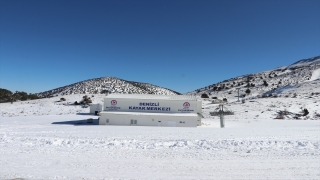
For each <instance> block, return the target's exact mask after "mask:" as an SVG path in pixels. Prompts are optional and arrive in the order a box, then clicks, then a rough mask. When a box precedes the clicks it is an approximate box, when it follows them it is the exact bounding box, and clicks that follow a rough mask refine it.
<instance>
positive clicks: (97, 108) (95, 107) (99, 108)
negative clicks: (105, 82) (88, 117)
mask: <svg viewBox="0 0 320 180" xmlns="http://www.w3.org/2000/svg"><path fill="white" fill-rule="evenodd" d="M95 111H98V112H101V111H102V105H101V104H91V105H90V113H91V114H94V113H95Z"/></svg>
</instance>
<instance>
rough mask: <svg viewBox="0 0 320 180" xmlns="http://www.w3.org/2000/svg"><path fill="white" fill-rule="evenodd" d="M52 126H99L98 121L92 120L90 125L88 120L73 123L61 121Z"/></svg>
mask: <svg viewBox="0 0 320 180" xmlns="http://www.w3.org/2000/svg"><path fill="white" fill-rule="evenodd" d="M51 124H57V125H74V126H92V125H99V120H98V119H92V123H88V122H87V120H86V119H85V120H73V121H59V122H53V123H51Z"/></svg>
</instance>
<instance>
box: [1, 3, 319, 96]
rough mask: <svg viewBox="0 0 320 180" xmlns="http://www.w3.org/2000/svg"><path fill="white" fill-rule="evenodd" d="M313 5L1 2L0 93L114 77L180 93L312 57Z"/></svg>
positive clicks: (315, 43)
mask: <svg viewBox="0 0 320 180" xmlns="http://www.w3.org/2000/svg"><path fill="white" fill-rule="evenodd" d="M319 9H320V0H241V1H240V0H231V1H230V0H220V1H218V0H208V1H206V0H201V1H197V0H192V1H190V0H168V1H166V0H150V1H149V0H126V1H121V0H114V1H108V0H101V1H98V0H90V1H89V0H87V1H83V0H67V1H66V0H0V10H1V12H0V13H1V14H0V18H1V19H0V43H1V44H0V45H1V46H0V58H1V64H0V87H1V88H5V89H9V90H11V91H16V90H19V91H26V92H28V93H37V92H42V91H46V90H51V89H54V88H58V87H61V86H65V85H69V84H72V83H75V82H79V81H82V80H87V79H92V78H98V77H105V76H114V77H118V78H121V79H125V80H132V81H138V82H146V83H151V84H155V85H158V86H162V87H166V88H170V89H172V90H175V91H178V92H181V93H185V92H188V91H192V90H195V89H198V88H201V87H204V86H207V85H210V84H213V83H217V82H219V81H223V80H225V79H229V78H232V77H236V76H239V75H244V74H249V73H255V72H260V71H264V70H269V69H273V68H276V67H279V66H283V65H289V64H291V63H294V62H295V61H298V60H300V59H304V58H310V57H314V56H317V55H320V11H319Z"/></svg>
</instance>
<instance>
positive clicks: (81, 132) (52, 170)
mask: <svg viewBox="0 0 320 180" xmlns="http://www.w3.org/2000/svg"><path fill="white" fill-rule="evenodd" d="M88 118H94V119H96V118H97V117H96V116H85V115H60V116H59V115H50V116H26V117H1V132H0V138H1V141H0V142H1V144H0V146H1V149H0V154H1V161H0V166H1V173H0V178H1V179H13V178H25V179H319V178H320V161H319V159H320V139H319V135H320V124H319V123H320V121H311V120H307V121H306V120H301V121H279V120H259V121H258V120H254V119H237V120H235V119H234V120H232V119H228V120H226V128H224V129H221V128H219V120H218V119H213V120H212V119H210V120H208V119H204V121H210V123H212V126H211V127H198V128H175V127H138V126H99V125H96V124H97V120H94V123H93V124H87V123H86V119H88ZM249 121H250V122H249Z"/></svg>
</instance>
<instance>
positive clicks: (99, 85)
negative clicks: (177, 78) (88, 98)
mask: <svg viewBox="0 0 320 180" xmlns="http://www.w3.org/2000/svg"><path fill="white" fill-rule="evenodd" d="M108 89H109V91H110V92H111V93H123V94H159V95H176V94H180V93H178V92H175V91H173V90H170V89H167V88H162V87H159V86H155V85H152V84H148V83H141V82H134V81H126V80H123V79H119V78H116V77H101V78H95V79H89V80H85V81H81V82H77V83H74V84H70V85H67V86H63V87H59V88H56V89H52V90H49V91H45V92H41V93H38V94H37V95H38V96H39V97H53V96H59V95H61V96H63V95H70V94H104V93H106V91H107V90H108Z"/></svg>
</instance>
